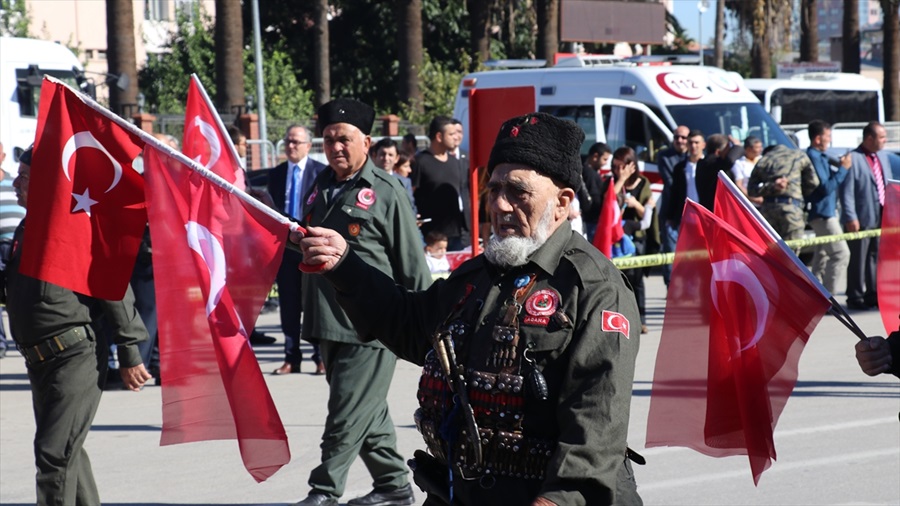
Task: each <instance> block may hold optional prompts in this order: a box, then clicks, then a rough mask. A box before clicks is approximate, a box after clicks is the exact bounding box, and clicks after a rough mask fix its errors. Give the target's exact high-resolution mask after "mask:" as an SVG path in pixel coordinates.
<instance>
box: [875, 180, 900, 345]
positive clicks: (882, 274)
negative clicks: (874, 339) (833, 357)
mask: <svg viewBox="0 0 900 506" xmlns="http://www.w3.org/2000/svg"><path fill="white" fill-rule="evenodd" d="M884 190H885V191H884V209H883V211H882V213H881V241H880V242H879V244H878V268H877V273H876V279H875V282H876V286H877V291H878V309H879V311H880V312H881V321H882V322H883V323H884V330H885V332H887V333H888V334H890V333H891V332H896V331H897V330H900V181H890V180H889V181H888V184H887V185H886V186H885V189H884Z"/></svg>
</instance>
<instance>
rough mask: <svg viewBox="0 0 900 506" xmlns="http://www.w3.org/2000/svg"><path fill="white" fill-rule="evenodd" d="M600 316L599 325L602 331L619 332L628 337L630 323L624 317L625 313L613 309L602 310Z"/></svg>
mask: <svg viewBox="0 0 900 506" xmlns="http://www.w3.org/2000/svg"><path fill="white" fill-rule="evenodd" d="M601 317H602V318H603V324H602V326H601V330H603V332H621V333H622V335H624V336H625V338H626V339H630V337H629V331H630V330H631V323H629V322H628V318H625V315H623V314H622V313H616V312H615V311H603V315H602V316H601Z"/></svg>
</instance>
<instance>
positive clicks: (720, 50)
mask: <svg viewBox="0 0 900 506" xmlns="http://www.w3.org/2000/svg"><path fill="white" fill-rule="evenodd" d="M724 46H725V0H716V44H715V49H714V52H715V66H716V67H719V68H720V69H721V68H724V67H725V47H724Z"/></svg>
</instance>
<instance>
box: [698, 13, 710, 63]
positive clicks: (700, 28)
mask: <svg viewBox="0 0 900 506" xmlns="http://www.w3.org/2000/svg"><path fill="white" fill-rule="evenodd" d="M706 9H709V0H700V1H699V2H697V10H698V11H699V12H700V14H699V18H700V26H699V32H700V35H699V39H700V40H699V41H698V42H699V43H700V65H703V64H704V63H703V13H704V12H706Z"/></svg>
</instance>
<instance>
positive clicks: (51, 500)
mask: <svg viewBox="0 0 900 506" xmlns="http://www.w3.org/2000/svg"><path fill="white" fill-rule="evenodd" d="M101 373H102V375H101ZM105 376H106V367H105V362H101V361H100V360H98V358H97V354H96V344H95V342H94V341H93V340H84V341H82V342H80V343H78V344H76V345H74V346H72V347H71V348H68V349H66V350H64V351H63V352H61V353H60V354H59V355H58V356H56V357H54V358H52V359H49V360H45V361H44V362H41V363H39V364H36V365H34V366H29V367H28V379H29V380H30V381H31V399H32V404H33V406H34V422H35V426H36V430H35V434H34V458H35V465H36V467H37V504H39V505H42V506H43V505H54V506H56V505H59V506H72V505H74V506H80V505H98V504H100V494H99V493H98V491H97V484H96V483H95V482H94V474H93V472H92V471H91V461H90V459H88V455H87V452H86V451H85V450H84V440H85V438H87V435H88V431H89V430H90V428H91V423H92V422H93V420H94V415H95V414H96V413H97V407H98V406H99V405H100V394H101V392H102V388H101V386H102V383H101V382H100V380H101V378H103V379H104V380H105Z"/></svg>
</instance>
